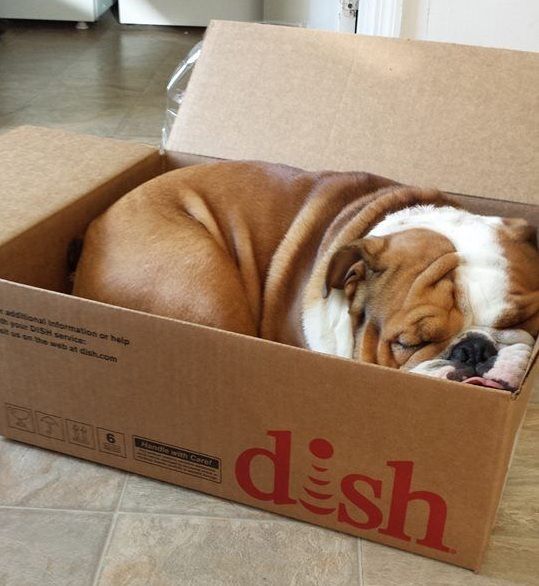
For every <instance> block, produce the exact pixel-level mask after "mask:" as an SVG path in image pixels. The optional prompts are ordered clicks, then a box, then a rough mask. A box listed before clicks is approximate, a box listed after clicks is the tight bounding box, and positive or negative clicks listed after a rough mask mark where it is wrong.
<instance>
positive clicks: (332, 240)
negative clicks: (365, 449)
mask: <svg viewBox="0 0 539 586" xmlns="http://www.w3.org/2000/svg"><path fill="white" fill-rule="evenodd" d="M416 204H431V205H436V206H443V205H449V204H448V202H447V200H446V199H445V198H444V196H443V195H442V194H441V193H440V192H438V191H436V190H426V189H419V188H412V187H406V186H402V185H400V184H398V183H395V182H393V181H391V180H389V179H386V178H383V177H378V176H375V175H370V174H367V173H334V172H321V173H310V172H306V171H302V170H300V169H295V168H292V167H287V166H284V165H274V164H268V163H259V162H222V163H214V164H209V165H198V166H193V167H188V168H185V169H179V170H176V171H172V172H170V173H167V174H165V175H162V176H160V177H157V178H155V179H153V180H152V181H149V182H147V183H145V184H143V185H141V186H140V187H138V188H137V189H135V190H134V191H132V192H131V193H129V194H127V195H126V196H124V197H123V198H122V199H120V200H119V201H118V202H117V203H116V204H114V205H113V206H112V207H111V208H109V210H107V211H106V212H105V213H104V214H103V215H102V216H100V217H99V218H97V219H96V220H94V222H92V224H91V225H90V227H89V229H88V231H87V234H86V236H85V241H84V248H83V252H82V256H81V259H80V262H79V265H78V268H77V271H76V276H75V283H74V291H73V292H74V294H76V295H78V296H81V297H87V298H91V299H95V300H98V301H103V302H106V303H110V304H113V305H118V306H123V307H128V308H131V309H137V310H141V311H146V312H149V313H154V314H157V315H162V316H167V317H172V318H177V319H182V320H185V321H190V322H195V323H199V324H203V325H208V326H213V327H216V328H220V329H225V330H230V331H233V332H239V333H243V334H248V335H259V336H261V337H263V338H266V339H270V340H275V341H278V342H283V343H287V344H291V345H296V346H304V347H305V346H306V341H305V338H304V334H303V328H302V315H303V312H304V310H305V308H308V307H310V306H311V305H312V304H314V303H317V302H318V301H319V300H320V299H321V298H322V297H323V296H324V295H325V294H327V293H328V291H329V290H330V289H331V288H335V287H336V288H340V289H343V290H344V292H345V294H346V298H347V299H348V302H349V304H350V316H351V319H352V324H353V327H354V333H355V337H356V338H355V339H356V345H355V350H354V357H355V358H357V359H359V360H364V361H367V362H376V363H380V364H385V365H387V366H391V367H401V366H406V367H409V366H413V365H414V364H416V363H418V362H421V361H423V360H428V359H429V358H432V357H434V356H436V355H437V354H438V353H439V352H440V351H441V349H443V347H444V345H447V343H448V341H449V340H450V339H451V338H453V337H454V336H455V335H457V334H458V332H459V331H460V329H461V328H462V325H463V317H462V314H461V313H460V311H459V309H458V307H457V303H456V295H457V293H456V291H455V283H454V269H455V268H456V266H457V264H458V259H457V256H456V254H455V251H454V249H453V246H452V244H451V242H450V241H449V240H447V239H446V238H445V237H443V236H441V235H440V234H438V233H436V232H432V231H430V230H422V229H421V230H420V229H415V230H407V231H406V232H403V233H398V234H394V235H392V236H388V237H385V238H378V239H376V238H364V237H365V236H366V235H367V234H368V233H369V231H370V230H371V229H372V228H373V227H374V226H375V225H376V224H377V223H379V222H380V221H381V220H382V219H383V218H384V217H385V216H386V215H387V214H389V213H392V212H395V211H398V210H401V209H403V208H405V207H408V206H412V205H416ZM502 237H503V239H504V240H503V242H505V246H506V248H507V256H508V258H509V259H510V261H511V271H512V272H511V282H512V283H514V290H513V291H512V294H513V295H515V296H519V303H517V304H516V307H519V308H520V309H519V310H518V311H517V310H515V311H517V313H518V315H516V314H515V313H514V312H513V313H512V314H511V315H509V314H508V315H506V316H505V317H504V323H501V324H500V326H499V327H514V323H515V320H516V321H518V322H519V323H521V325H522V327H524V328H526V329H528V330H529V331H533V330H535V333H537V329H538V328H539V273H538V271H537V270H530V268H529V267H530V263H531V264H533V261H534V260H535V261H537V253H536V251H534V249H533V247H532V246H531V245H530V244H529V242H528V241H529V240H530V231H529V229H528V228H527V227H526V226H523V225H522V223H516V224H515V223H513V224H512V225H509V224H508V225H507V226H506V232H505V233H504V234H503V235H502ZM515 242H517V244H516V245H515ZM534 254H535V256H534ZM366 308H368V311H366ZM504 324H510V325H504ZM423 342H428V344H425V346H424V347H423V346H421V344H422V343H423ZM402 344H404V346H407V347H408V348H407V347H404V346H402Z"/></svg>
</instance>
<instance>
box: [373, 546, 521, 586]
mask: <svg viewBox="0 0 539 586" xmlns="http://www.w3.org/2000/svg"><path fill="white" fill-rule="evenodd" d="M361 548H362V574H363V586H461V585H462V586H468V585H469V586H512V585H516V584H519V582H514V581H510V580H509V581H508V580H505V579H504V578H502V577H491V576H489V575H485V573H484V570H482V573H481V574H480V575H478V574H474V573H473V572H471V571H470V570H465V569H463V568H457V567H455V566H450V565H449V564H444V563H442V562H437V561H435V560H430V559H427V558H424V557H421V556H417V555H413V554H410V553H406V552H403V551H399V550H397V549H393V548H391V547H386V546H383V545H379V544H377V543H370V542H368V541H363V542H362V543H361ZM530 586H531V585H530Z"/></svg>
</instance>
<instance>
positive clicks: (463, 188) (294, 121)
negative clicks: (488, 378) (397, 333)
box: [0, 22, 539, 569]
mask: <svg viewBox="0 0 539 586" xmlns="http://www.w3.org/2000/svg"><path fill="white" fill-rule="evenodd" d="M538 65H539V55H534V54H527V53H518V52H510V51H498V50H487V49H480V48H471V47H459V46H450V45H441V44H429V43H422V42H409V41H401V40H393V39H380V38H369V37H356V36H353V35H350V36H348V35H338V34H333V33H324V32H315V31H305V30H298V29H288V28H287V29H281V28H278V27H269V26H262V25H247V24H238V23H222V22H217V23H214V24H213V25H212V26H211V27H210V29H209V31H208V33H207V36H206V40H205V45H204V49H203V53H202V56H201V59H200V62H199V63H198V64H197V66H196V68H195V71H194V74H193V78H192V80H191V82H190V86H189V89H188V92H187V96H186V99H185V101H184V105H183V106H182V111H181V115H180V116H179V118H178V121H177V125H176V127H175V128H173V131H172V134H171V138H170V142H169V145H168V146H169V149H171V150H170V151H169V152H168V153H165V154H159V153H158V152H157V150H156V149H152V148H150V147H145V146H142V145H135V144H130V143H122V142H120V141H115V140H109V139H100V138H96V137H85V136H77V135H72V134H67V133H63V132H61V131H57V130H45V129H36V128H21V129H18V130H15V131H13V132H10V133H8V134H5V135H3V136H1V137H0V157H1V158H0V160H2V168H3V172H2V173H1V174H0V191H1V193H2V194H3V196H2V197H3V200H2V203H3V222H2V226H1V236H0V274H1V276H2V277H3V280H2V281H1V282H0V368H1V372H0V376H1V380H2V386H1V388H0V410H1V413H2V415H1V416H0V432H1V433H2V434H3V435H6V436H8V437H11V438H13V439H16V440H19V441H23V442H26V443H30V444H35V445H38V446H42V447H44V448H48V449H51V450H56V451H59V452H63V453H66V454H70V455H74V456H77V457H81V458H85V459H88V460H92V461H95V462H100V463H102V464H106V465H109V466H114V467H117V468H121V469H123V470H129V471H131V472H135V473H139V474H143V475H146V476H150V477H153V478H157V479H160V480H164V481H167V482H171V483H174V484H178V485H182V486H186V487H189V488H192V489H195V490H200V491H203V492H207V493H210V494H213V495H216V496H219V497H223V498H226V499H231V500H234V501H238V502H241V503H245V504H247V505H251V506H255V507H259V508H262V509H266V510H268V511H273V512H275V513H279V514H281V515H286V516H290V517H294V518H297V519H302V520H304V521H308V522H310V523H314V524H318V525H322V526H324V527H329V528H332V529H335V530H338V531H343V532H346V533H350V534H353V535H358V536H361V537H364V538H366V539H371V540H374V541H379V542H382V543H385V544H388V545H391V546H394V547H398V548H401V549H405V550H408V551H411V552H416V553H419V554H422V555H425V556H428V557H432V558H436V559H440V560H443V561H446V562H449V563H452V564H457V565H461V566H464V567H467V568H473V569H478V568H479V565H480V563H481V559H482V556H483V553H484V551H485V548H486V546H487V543H488V539H489V533H490V530H491V527H492V525H493V523H494V519H495V515H496V510H497V507H498V503H499V501H500V496H501V493H502V489H503V485H504V481H505V478H506V474H507V470H508V467H509V462H510V458H511V454H512V451H513V447H514V445H515V438H516V436H517V431H518V429H519V426H520V425H521V422H522V419H523V415H524V412H525V409H526V404H527V401H528V398H529V395H530V392H531V389H532V386H533V384H534V382H536V381H537V377H538V374H539V365H538V364H537V356H538V348H537V347H536V348H535V351H534V357H533V360H532V363H531V364H530V368H529V371H528V373H527V375H526V378H525V380H524V383H523V385H522V388H521V390H520V392H519V393H518V394H517V395H514V396H511V395H510V394H509V393H506V392H501V391H497V390H492V389H483V388H478V387H471V386H467V385H463V384H460V383H454V382H450V381H442V380H435V379H430V378H426V377H423V376H419V375H413V374H406V373H402V372H398V371H396V370H391V369H387V368H383V367H379V366H375V365H369V364H361V363H355V362H353V361H349V360H344V359H341V358H337V357H331V356H326V355H321V354H317V353H314V352H310V351H307V350H302V349H297V348H291V347H287V346H284V345H280V344H276V343H272V342H268V341H264V340H259V339H255V338H249V337H245V336H241V335H237V334H233V333H227V332H223V331H218V330H214V329H211V328H207V327H203V326H198V325H193V324H188V323H183V322H180V321H176V320H171V319H166V318H161V317H156V316H152V315H148V314H144V313H141V312H136V311H130V310H127V309H122V308H118V307H112V306H108V305H105V304H101V303H96V302H92V301H88V300H83V299H78V298H75V297H72V296H69V295H68V294H66V292H67V291H68V290H69V284H68V282H67V278H66V277H67V275H66V272H67V271H66V263H65V251H66V248H67V245H68V242H69V241H70V240H71V239H72V238H73V237H75V236H77V235H79V234H81V233H83V231H84V228H85V227H86V226H87V224H88V223H89V222H90V221H91V220H92V219H93V218H94V217H95V216H96V215H97V214H98V213H100V212H101V211H102V210H103V209H105V208H106V207H107V206H108V205H110V204H111V202H113V201H114V200H116V199H117V198H118V197H120V196H121V195H122V194H124V193H126V192H127V191H129V190H130V189H131V188H133V187H134V186H135V185H137V184H139V183H141V182H143V181H144V180H146V179H148V178H149V177H151V176H155V175H157V174H158V173H161V172H162V171H163V170H164V169H167V168H171V167H175V166H179V165H186V164H190V163H193V162H196V161H199V160H207V158H208V157H215V158H258V159H265V160H270V161H281V162H286V163H290V164H295V165H299V166H302V167H306V168H311V169H319V168H333V169H355V170H360V169H365V170H370V171H373V172H375V173H379V174H384V175H387V176H391V177H393V178H395V179H398V180H401V181H406V182H410V183H414V184H424V185H428V184H430V185H437V186H438V187H440V188H442V189H444V190H446V191H448V192H451V193H454V194H464V195H455V196H454V197H455V199H458V200H462V201H465V203H466V204H467V205H468V207H470V208H472V209H473V210H475V211H481V212H485V213H496V214H500V215H507V216H524V217H526V218H527V219H528V220H529V221H530V222H533V223H535V225H539V207H538V206H537V205H536V204H537V203H538V202H537V195H536V191H535V190H536V186H537V184H538V172H539V164H538V153H539V148H538V147H539V144H538V137H537V135H536V133H535V129H536V128H537V109H536V108H535V107H534V105H535V100H536V96H537V89H538V88H537V83H536V82H534V83H532V80H534V79H537V76H535V77H534V75H533V74H536V73H537V67H538ZM172 149H173V150H174V151H175V152H172Z"/></svg>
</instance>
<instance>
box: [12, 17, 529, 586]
mask: <svg viewBox="0 0 539 586" xmlns="http://www.w3.org/2000/svg"><path fill="white" fill-rule="evenodd" d="M0 28H3V29H4V33H3V34H1V35H0V132H3V131H5V130H6V129H8V128H11V127H14V126H17V125H20V124H41V125H47V126H57V127H64V128H68V129H72V130H77V131H82V132H88V133H94V134H100V135H103V136H115V137H123V138H126V139H135V140H139V141H143V142H148V143H153V144H157V143H158V141H159V138H160V125H161V121H162V117H163V112H164V105H165V99H164V85H165V83H166V80H167V78H168V76H169V75H170V73H171V72H172V70H173V69H174V67H175V65H176V64H177V62H178V61H179V60H180V59H181V58H182V56H183V55H184V54H185V53H186V52H187V51H188V50H189V48H190V47H191V46H192V45H193V44H194V43H195V42H196V41H198V40H199V38H200V37H201V31H200V30H197V29H178V28H176V29H166V28H161V27H138V26H137V27H131V26H120V25H118V24H117V22H116V21H115V19H114V18H113V16H112V15H111V14H108V15H106V17H105V18H104V19H103V20H102V21H101V22H100V23H98V24H97V25H93V26H92V27H91V29H90V30H89V31H76V30H75V29H74V27H73V26H72V25H71V24H59V23H35V22H29V23H23V22H4V23H2V22H0ZM37 584H39V585H51V586H61V585H64V584H65V585H69V586H83V585H86V584H88V585H92V584H100V585H110V586H121V585H124V584H125V585H130V586H131V585H138V584H140V585H143V586H146V585H156V586H168V585H171V586H172V585H183V584H189V585H191V584H193V585H201V586H210V585H218V584H223V585H233V586H235V585H242V584H245V585H248V586H255V585H258V584H266V585H277V586H285V585H288V584H294V585H297V586H302V585H317V586H318V585H320V586H330V585H339V586H341V585H342V586H345V585H349V584H355V585H358V584H363V585H365V586H390V585H395V586H397V585H398V586H405V585H413V586H422V585H425V586H431V585H461V584H463V585H468V584H469V585H472V586H473V585H477V586H487V585H498V586H502V585H504V586H508V585H511V584H528V585H538V584H539V389H537V390H536V393H535V396H534V399H533V403H532V405H531V406H530V408H529V410H528V413H527V416H526V420H525V425H524V429H523V431H522V434H521V439H520V443H519V446H518V448H517V451H516V454H515V457H514V461H513V464H512V467H511V472H510V476H509V480H508V484H507V488H506V492H505V495H504V498H503V502H502V506H501V510H500V513H499V516H498V521H497V524H496V527H495V529H494V533H493V536H492V540H491V544H490V548H489V550H488V555H487V559H486V562H485V564H484V567H483V570H482V573H481V575H474V574H472V573H471V572H468V571H466V570H461V569H458V568H454V567H451V566H448V565H445V564H441V563H438V562H434V561H431V560H427V559H425V558H421V557H418V556H414V555H410V554H406V553H402V552H399V551H397V550H393V549H390V548H387V547H382V546H380V545H377V544H373V543H369V542H367V541H360V540H357V539H354V538H351V537H347V536H344V535H339V534H337V533H334V532H331V531H326V530H323V529H319V528H316V527H311V526H308V525H305V524H302V523H298V522H295V521H290V520H285V519H281V518H279V517H276V516H273V515H270V514H268V513H263V512H258V511H256V510H254V509H249V508H247V507H243V506H240V505H235V504H231V503H228V502H226V501H220V500H218V499H215V498H211V497H208V496H205V495H202V494H198V493H194V492H191V491H188V490H183V489H181V488H176V487H173V486H169V485H165V484H162V483H159V482H154V481H151V480H147V479H144V478H140V477H137V476H133V475H128V474H124V473H123V472H118V471H115V470H112V469H109V468H105V467H101V466H97V465H94V464H91V463H88V462H83V461H78V460H75V459H72V458H69V457H66V456H61V455H58V454H54V453H51V452H47V451H44V450H40V449H37V448H30V447H26V446H24V445H22V444H18V443H15V442H11V441H7V440H5V439H2V438H0V586H8V585H10V586H11V585H13V586H25V585H31V586H34V585H37Z"/></svg>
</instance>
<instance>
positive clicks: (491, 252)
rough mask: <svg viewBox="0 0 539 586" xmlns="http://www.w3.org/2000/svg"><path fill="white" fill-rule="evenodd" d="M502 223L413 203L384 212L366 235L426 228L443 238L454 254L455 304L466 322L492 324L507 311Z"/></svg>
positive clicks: (505, 264) (447, 208)
mask: <svg viewBox="0 0 539 586" xmlns="http://www.w3.org/2000/svg"><path fill="white" fill-rule="evenodd" d="M502 225H503V222H502V219H501V218H498V217H485V216H478V215H476V214H472V213H470V212H467V211H465V210H461V209H458V208H453V207H450V206H442V207H436V206H433V205H427V206H414V207H411V208H406V209H404V210H401V211H399V212H396V213H393V214H391V215H389V216H387V217H386V218H385V219H384V220H383V221H382V222H380V223H379V224H378V225H377V226H376V227H375V228H374V229H373V230H372V231H371V233H370V234H369V236H387V235H390V234H394V233H397V232H402V231H405V230H410V229H414V228H426V229H429V230H432V231H435V232H438V233H439V234H442V235H443V236H445V237H446V238H447V239H448V240H449V241H450V242H451V243H452V245H453V246H454V248H455V251H456V252H457V254H458V255H459V259H460V261H459V266H458V268H457V271H456V281H457V286H458V291H459V295H458V304H459V306H460V309H461V311H463V313H464V315H465V318H466V322H467V325H468V326H472V325H473V326H483V327H490V326H493V325H494V324H495V323H496V322H497V321H498V320H499V319H500V317H501V316H502V315H503V314H504V312H505V311H506V310H507V299H508V285H509V284H508V282H507V276H508V261H507V258H506V256H505V254H504V250H503V248H502V246H501V244H500V242H499V240H498V238H497V232H498V230H499V229H500V227H501V226H502Z"/></svg>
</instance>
